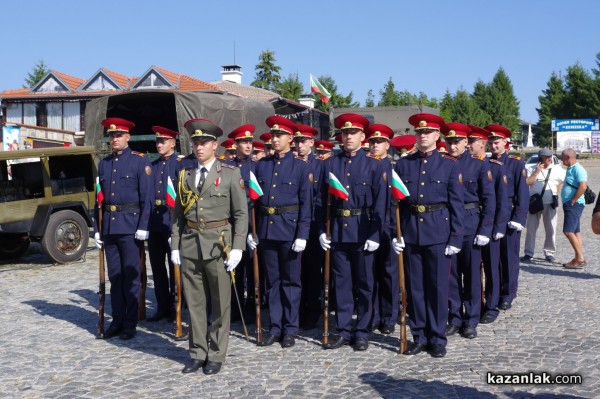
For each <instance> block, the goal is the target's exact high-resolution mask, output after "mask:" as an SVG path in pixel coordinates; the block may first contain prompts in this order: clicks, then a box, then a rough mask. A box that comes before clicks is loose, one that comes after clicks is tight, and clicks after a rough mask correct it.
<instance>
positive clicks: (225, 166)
mask: <svg viewBox="0 0 600 399" xmlns="http://www.w3.org/2000/svg"><path fill="white" fill-rule="evenodd" d="M219 163H220V164H221V166H222V167H224V168H228V169H235V168H237V166H233V165H230V164H228V163H224V162H219Z"/></svg>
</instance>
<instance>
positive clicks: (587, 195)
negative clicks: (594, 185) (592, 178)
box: [583, 187, 596, 205]
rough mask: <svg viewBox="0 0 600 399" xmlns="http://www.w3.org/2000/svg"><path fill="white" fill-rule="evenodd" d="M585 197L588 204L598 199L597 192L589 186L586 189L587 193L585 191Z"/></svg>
mask: <svg viewBox="0 0 600 399" xmlns="http://www.w3.org/2000/svg"><path fill="white" fill-rule="evenodd" d="M583 198H584V199H585V204H586V205H589V204H593V203H594V201H596V194H595V193H594V192H593V191H592V190H591V189H590V188H589V187H588V188H586V189H585V193H583Z"/></svg>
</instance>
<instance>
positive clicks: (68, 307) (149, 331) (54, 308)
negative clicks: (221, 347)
mask: <svg viewBox="0 0 600 399" xmlns="http://www.w3.org/2000/svg"><path fill="white" fill-rule="evenodd" d="M71 292H73V293H75V294H77V295H79V296H80V297H81V298H82V300H81V301H77V300H74V299H71V301H72V302H73V304H62V303H60V304H59V303H51V302H48V301H45V300H30V301H24V302H23V303H25V304H27V305H29V306H31V307H32V308H34V309H35V311H36V312H37V313H38V314H40V315H43V316H50V317H53V318H55V319H59V320H64V321H67V322H69V323H72V324H74V325H76V326H77V327H79V328H81V329H83V330H85V331H87V332H88V333H89V334H90V335H91V336H92V337H95V335H96V326H97V323H98V313H97V312H96V311H90V310H87V309H85V307H86V306H92V307H94V308H97V306H98V295H97V294H96V293H95V292H93V291H92V290H75V291H71ZM106 307H107V308H108V309H107V310H108V311H107V312H106V315H105V317H106V319H105V325H104V328H105V329H106V328H108V326H109V324H110V317H109V310H110V295H108V293H107V295H106ZM149 324H150V323H147V322H144V321H142V322H140V324H139V325H138V328H137V335H136V337H135V338H133V339H132V340H130V341H123V340H120V339H119V338H118V337H114V338H112V339H110V340H107V341H106V343H107V344H112V345H115V346H121V347H128V348H130V349H133V350H137V351H140V352H144V353H148V354H151V355H156V356H159V357H163V358H167V359H170V360H172V361H174V362H177V363H181V364H184V363H185V362H186V361H188V360H189V355H188V351H187V348H183V347H180V346H179V345H178V343H177V342H174V341H172V340H170V339H168V338H167V336H166V334H167V333H166V332H164V331H155V330H160V327H162V326H161V325H158V324H155V326H152V327H151V328H148V327H150V326H149ZM169 326H171V323H169ZM140 327H142V328H140ZM157 327H159V328H157Z"/></svg>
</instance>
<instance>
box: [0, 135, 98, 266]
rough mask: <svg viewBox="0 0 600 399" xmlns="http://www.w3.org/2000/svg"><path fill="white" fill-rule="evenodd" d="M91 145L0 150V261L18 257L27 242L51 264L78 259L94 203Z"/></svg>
mask: <svg viewBox="0 0 600 399" xmlns="http://www.w3.org/2000/svg"><path fill="white" fill-rule="evenodd" d="M94 153H95V149H94V148H93V147H89V146H87V147H57V148H39V149H29V150H18V151H2V152H0V259H13V258H18V257H20V256H21V255H23V254H24V253H25V251H27V249H28V247H29V244H30V242H31V241H37V242H40V243H41V246H42V248H43V250H44V252H45V253H46V254H48V256H50V257H51V258H52V259H53V260H54V261H55V262H56V263H67V262H72V261H75V260H78V259H80V258H82V257H83V254H84V253H85V251H86V249H87V245H88V240H89V228H90V227H92V217H93V210H94V201H95V179H96V175H97V168H96V164H97V161H96V160H95V156H94Z"/></svg>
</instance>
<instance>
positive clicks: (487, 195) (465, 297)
mask: <svg viewBox="0 0 600 399" xmlns="http://www.w3.org/2000/svg"><path fill="white" fill-rule="evenodd" d="M442 133H443V134H444V135H445V136H446V143H447V145H448V154H449V155H450V156H451V157H454V158H456V159H457V160H458V161H457V163H458V166H459V168H460V173H461V174H462V179H463V186H464V197H463V198H464V219H463V224H464V238H463V242H462V248H461V251H460V252H459V253H458V254H457V255H455V256H453V257H452V268H451V270H450V281H449V283H450V284H449V288H448V308H449V317H448V325H447V326H446V336H449V335H453V334H455V333H457V332H458V331H460V333H461V335H462V336H463V337H465V338H468V339H473V338H475V337H477V324H479V318H480V317H481V249H482V248H483V247H485V246H486V245H488V244H489V242H490V238H491V237H492V229H493V227H494V213H495V210H496V194H495V191H494V178H493V176H492V172H491V171H490V167H489V163H487V162H486V159H485V154H477V155H472V154H470V153H469V152H468V151H467V137H468V135H469V134H470V133H471V128H469V127H468V126H467V125H464V124H462V123H447V124H446V125H444V126H443V127H442Z"/></svg>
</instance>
